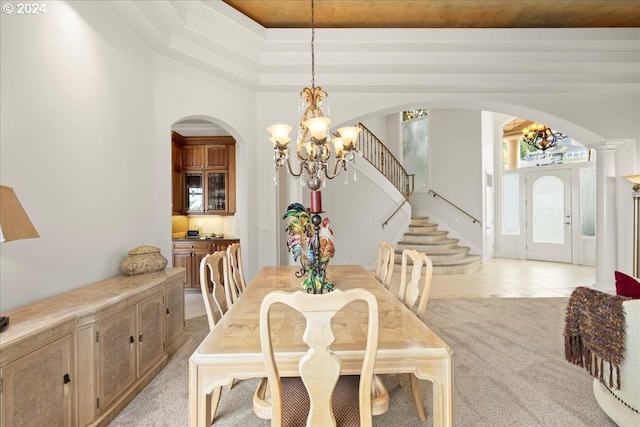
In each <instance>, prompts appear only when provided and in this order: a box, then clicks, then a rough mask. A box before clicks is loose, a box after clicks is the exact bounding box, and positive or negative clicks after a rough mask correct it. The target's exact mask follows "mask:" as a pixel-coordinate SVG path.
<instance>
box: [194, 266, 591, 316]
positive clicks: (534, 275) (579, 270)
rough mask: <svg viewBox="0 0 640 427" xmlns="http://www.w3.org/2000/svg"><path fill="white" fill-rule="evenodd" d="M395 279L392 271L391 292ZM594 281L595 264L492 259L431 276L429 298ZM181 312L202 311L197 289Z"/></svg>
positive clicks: (556, 293) (561, 289)
mask: <svg viewBox="0 0 640 427" xmlns="http://www.w3.org/2000/svg"><path fill="white" fill-rule="evenodd" d="M399 280H400V272H399V271H397V270H396V271H395V272H394V275H393V277H392V281H391V282H392V284H391V290H392V291H393V289H394V288H395V287H397V284H398V282H399ZM594 282H595V267H587V266H582V265H572V264H562V263H556V262H542V261H521V260H515V259H505V258H494V259H492V260H491V261H488V262H486V263H484V264H483V265H482V266H481V267H480V268H479V269H478V270H477V271H474V272H470V273H464V274H449V275H436V276H433V281H432V285H431V294H430V298H514V297H529V298H533V297H567V296H569V295H570V294H571V291H573V289H575V288H576V287H577V286H593V284H594ZM185 312H186V313H185V315H186V317H187V318H191V317H196V316H200V315H204V314H205V312H204V304H203V302H202V296H201V295H200V292H195V291H192V290H189V291H187V292H186V296H185Z"/></svg>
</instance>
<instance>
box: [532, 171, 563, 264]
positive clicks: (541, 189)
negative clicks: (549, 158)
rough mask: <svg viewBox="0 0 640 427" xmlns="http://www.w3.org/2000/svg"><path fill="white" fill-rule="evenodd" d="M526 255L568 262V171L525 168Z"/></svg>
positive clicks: (536, 258) (538, 258) (539, 258)
mask: <svg viewBox="0 0 640 427" xmlns="http://www.w3.org/2000/svg"><path fill="white" fill-rule="evenodd" d="M526 185H527V227H526V229H527V259H535V260H541V261H556V262H566V263H571V171H570V170H569V169H560V170H555V171H540V172H528V173H527V175H526Z"/></svg>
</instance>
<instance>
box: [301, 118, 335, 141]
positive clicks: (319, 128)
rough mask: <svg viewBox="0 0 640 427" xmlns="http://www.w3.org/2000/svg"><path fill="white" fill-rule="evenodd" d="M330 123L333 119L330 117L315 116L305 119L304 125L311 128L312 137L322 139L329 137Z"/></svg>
mask: <svg viewBox="0 0 640 427" xmlns="http://www.w3.org/2000/svg"><path fill="white" fill-rule="evenodd" d="M329 123H331V119H330V118H328V117H314V118H312V119H309V120H307V121H305V122H304V123H303V125H304V127H306V128H307V129H308V130H309V133H311V136H312V137H314V138H315V139H319V140H322V139H325V138H326V137H327V132H328V131H329Z"/></svg>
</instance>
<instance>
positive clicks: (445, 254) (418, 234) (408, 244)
mask: <svg viewBox="0 0 640 427" xmlns="http://www.w3.org/2000/svg"><path fill="white" fill-rule="evenodd" d="M448 234H449V232H448V231H444V230H438V224H433V223H431V222H429V218H428V217H412V218H411V222H410V223H409V232H407V233H404V237H403V240H401V241H399V242H398V244H397V245H396V250H395V259H394V261H395V265H394V270H398V271H399V270H400V269H401V266H402V251H403V250H404V249H413V250H416V251H419V252H424V253H425V254H427V255H428V256H429V258H431V262H432V263H433V274H457V273H466V272H469V271H473V270H475V269H476V268H478V267H479V266H480V263H481V261H482V259H481V257H480V256H478V255H469V251H470V248H468V247H466V246H459V245H458V243H459V240H458V239H452V238H449V237H447V236H448Z"/></svg>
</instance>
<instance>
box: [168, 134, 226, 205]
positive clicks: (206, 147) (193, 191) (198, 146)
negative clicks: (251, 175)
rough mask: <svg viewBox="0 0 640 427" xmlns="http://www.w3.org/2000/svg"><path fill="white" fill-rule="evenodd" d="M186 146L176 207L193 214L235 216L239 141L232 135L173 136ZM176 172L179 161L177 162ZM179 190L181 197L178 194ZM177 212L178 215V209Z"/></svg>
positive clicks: (175, 184)
mask: <svg viewBox="0 0 640 427" xmlns="http://www.w3.org/2000/svg"><path fill="white" fill-rule="evenodd" d="M172 141H178V142H179V145H180V146H181V147H182V152H181V159H182V164H181V170H182V173H181V176H180V177H178V176H177V175H175V176H174V178H173V181H172V185H173V199H174V204H175V203H176V202H178V201H180V202H181V203H182V205H181V206H182V207H181V209H180V211H181V213H184V214H187V215H189V214H191V215H194V214H196V215H203V214H207V215H208V214H213V215H232V214H234V213H235V211H236V153H235V140H234V139H233V138H232V137H230V136H215V137H213V136H212V137H184V136H182V135H180V134H177V133H176V132H173V133H172ZM173 163H174V169H175V164H176V161H175V158H174V159H173ZM176 188H179V189H180V190H179V191H180V195H178V194H177V193H176ZM174 213H176V211H175V208H174Z"/></svg>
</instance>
